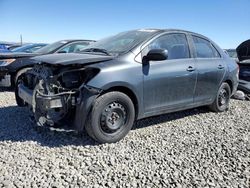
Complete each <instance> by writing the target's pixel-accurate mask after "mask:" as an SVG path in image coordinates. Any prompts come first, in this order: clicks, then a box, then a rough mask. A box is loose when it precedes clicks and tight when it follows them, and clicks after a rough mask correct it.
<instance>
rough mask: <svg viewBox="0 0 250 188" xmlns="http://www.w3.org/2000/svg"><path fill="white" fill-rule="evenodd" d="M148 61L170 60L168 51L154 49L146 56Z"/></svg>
mask: <svg viewBox="0 0 250 188" xmlns="http://www.w3.org/2000/svg"><path fill="white" fill-rule="evenodd" d="M146 59H147V60H148V61H163V60H166V59H168V51H167V50H165V49H152V50H150V51H149V52H148V54H147V55H146Z"/></svg>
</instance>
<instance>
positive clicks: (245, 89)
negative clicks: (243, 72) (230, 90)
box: [238, 80, 250, 94]
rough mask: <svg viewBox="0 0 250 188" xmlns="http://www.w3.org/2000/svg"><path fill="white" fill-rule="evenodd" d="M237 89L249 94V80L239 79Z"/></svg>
mask: <svg viewBox="0 0 250 188" xmlns="http://www.w3.org/2000/svg"><path fill="white" fill-rule="evenodd" d="M238 90H241V91H243V92H245V93H246V94H250V82H248V81H245V80H240V82H239V86H238Z"/></svg>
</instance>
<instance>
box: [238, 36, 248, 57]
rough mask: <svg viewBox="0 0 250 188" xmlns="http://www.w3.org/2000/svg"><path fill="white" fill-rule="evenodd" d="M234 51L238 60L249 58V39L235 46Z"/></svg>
mask: <svg viewBox="0 0 250 188" xmlns="http://www.w3.org/2000/svg"><path fill="white" fill-rule="evenodd" d="M236 52H237V55H238V59H239V60H240V61H244V60H247V59H250V39H249V40H246V41H245V42H243V43H241V44H240V45H239V46H238V47H237V48H236Z"/></svg>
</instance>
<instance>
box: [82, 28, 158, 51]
mask: <svg viewBox="0 0 250 188" xmlns="http://www.w3.org/2000/svg"><path fill="white" fill-rule="evenodd" d="M156 32H157V30H136V31H127V32H123V33H119V34H117V35H114V36H112V37H108V38H105V39H102V40H99V41H97V42H95V43H93V44H91V45H89V46H88V47H86V48H85V49H83V50H82V51H81V52H84V51H85V52H88V49H101V50H102V51H96V52H99V53H100V52H105V53H109V54H112V55H113V54H121V53H124V52H127V51H129V50H131V49H132V48H134V47H135V46H137V45H138V44H140V43H142V42H143V41H145V40H146V39H147V38H149V37H150V36H153V35H154V34H155V33H156ZM91 52H94V50H93V51H91Z"/></svg>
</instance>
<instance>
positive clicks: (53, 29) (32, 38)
mask: <svg viewBox="0 0 250 188" xmlns="http://www.w3.org/2000/svg"><path fill="white" fill-rule="evenodd" d="M249 20H250V0H219V1H218V0H205V1H202V0H193V1H192V0H189V1H184V0H154V1H152V0H124V1H120V0H105V1H103V0H90V1H85V0H0V41H19V38H20V34H22V36H23V40H24V42H54V41H57V40H61V39H78V38H79V39H80V38H83V39H101V38H103V37H107V36H109V35H113V34H115V33H118V32H121V31H126V30H131V29H137V28H177V29H185V30H190V31H194V32H197V33H200V34H204V35H205V36H207V37H209V38H211V39H212V40H213V41H215V42H216V43H217V44H219V45H220V46H221V47H222V48H235V47H237V45H238V44H239V43H241V42H242V41H244V40H247V39H249V38H250V21H249Z"/></svg>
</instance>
